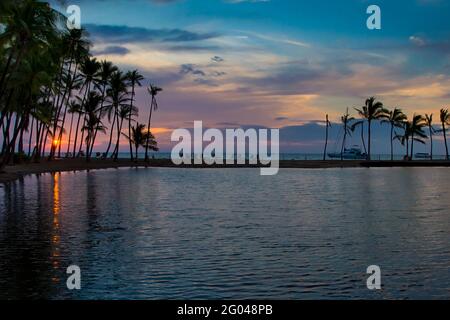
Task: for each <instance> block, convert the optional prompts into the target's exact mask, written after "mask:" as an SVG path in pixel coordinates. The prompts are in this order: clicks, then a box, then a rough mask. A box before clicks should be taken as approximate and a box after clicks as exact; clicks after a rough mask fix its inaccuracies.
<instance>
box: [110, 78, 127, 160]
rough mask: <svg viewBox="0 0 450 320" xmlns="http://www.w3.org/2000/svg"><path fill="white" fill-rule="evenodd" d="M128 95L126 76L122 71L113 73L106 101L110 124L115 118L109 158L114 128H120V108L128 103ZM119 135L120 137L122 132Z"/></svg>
mask: <svg viewBox="0 0 450 320" xmlns="http://www.w3.org/2000/svg"><path fill="white" fill-rule="evenodd" d="M127 95H128V91H127V86H126V76H124V74H123V72H121V71H116V72H113V74H112V75H111V77H110V79H109V89H108V90H107V94H106V101H107V102H108V103H109V105H106V106H105V108H106V110H107V115H108V120H109V122H110V123H111V117H112V118H113V120H112V123H111V129H110V132H109V143H108V147H107V148H106V152H105V154H106V157H108V155H109V150H110V149H111V145H112V139H113V131H114V128H115V127H119V126H118V124H119V117H118V116H119V108H120V106H121V105H125V104H126V103H127V101H128V99H127ZM118 134H119V135H120V132H119V133H118Z"/></svg>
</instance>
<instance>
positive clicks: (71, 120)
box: [66, 113, 74, 157]
mask: <svg viewBox="0 0 450 320" xmlns="http://www.w3.org/2000/svg"><path fill="white" fill-rule="evenodd" d="M73 115H74V114H73V113H72V117H71V118H70V129H69V141H67V151H66V157H68V156H69V152H70V143H71V139H72V126H73Z"/></svg>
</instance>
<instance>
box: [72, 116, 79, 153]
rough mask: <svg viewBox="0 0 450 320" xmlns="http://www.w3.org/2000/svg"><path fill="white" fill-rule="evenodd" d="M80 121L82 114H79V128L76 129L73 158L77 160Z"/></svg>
mask: <svg viewBox="0 0 450 320" xmlns="http://www.w3.org/2000/svg"><path fill="white" fill-rule="evenodd" d="M80 120H81V112H80V113H79V114H78V121H77V128H76V129H75V141H74V142H73V155H72V158H75V157H76V156H77V154H76V152H77V150H76V149H77V141H78V130H79V127H80Z"/></svg>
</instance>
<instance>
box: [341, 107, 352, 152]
mask: <svg viewBox="0 0 450 320" xmlns="http://www.w3.org/2000/svg"><path fill="white" fill-rule="evenodd" d="M354 120H355V118H353V117H352V116H351V115H350V114H349V113H348V109H347V112H346V113H345V114H344V115H343V116H342V117H341V122H342V125H343V127H344V139H343V140H342V147H341V160H344V150H345V143H346V142H347V136H349V135H350V136H351V134H352V130H351V127H350V123H351V122H352V121H354Z"/></svg>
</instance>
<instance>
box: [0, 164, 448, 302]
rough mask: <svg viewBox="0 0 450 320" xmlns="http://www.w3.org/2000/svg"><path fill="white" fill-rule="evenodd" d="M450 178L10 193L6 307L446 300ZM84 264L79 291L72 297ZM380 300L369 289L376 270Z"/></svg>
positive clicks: (138, 176) (289, 176)
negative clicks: (70, 282)
mask: <svg viewBox="0 0 450 320" xmlns="http://www.w3.org/2000/svg"><path fill="white" fill-rule="evenodd" d="M449 179H450V172H449V171H448V169H444V168H442V169H441V168H433V169H426V170H424V169H413V168H408V169H402V168H397V169H330V170H297V169H292V170H282V171H281V172H280V174H279V175H278V176H275V177H261V176H260V175H259V173H258V171H257V170H256V171H255V170H252V169H239V170H237V169H224V170H220V169H219V170H190V169H183V170H180V169H120V170H105V171H95V172H79V173H58V174H53V175H50V174H45V175H41V176H32V177H26V178H24V179H22V180H19V181H16V182H14V183H11V184H8V185H5V186H3V187H2V188H0V198H1V199H2V201H1V202H0V298H3V299H5V298H10V299H14V298H43V299H57V298H81V299H93V298H103V299H110V298H113V299H116V298H133V299H139V298H140V299H157V298H196V299H203V298H224V299H241V298H276V299H278V298H286V299H289V298H291V299H312V298H349V299H354V298H368V299H386V298H447V299H448V298H450V273H449V272H448V271H449V266H450V240H449V231H450V211H449V209H448V208H449V205H450V200H449V197H448V195H447V186H448V181H449ZM72 264H75V265H78V266H80V267H81V272H82V282H81V286H82V290H81V291H76V292H70V291H68V290H67V288H66V279H67V275H66V273H65V271H66V268H67V267H68V266H69V265H72ZM372 264H377V265H379V266H380V267H381V269H382V275H383V277H382V284H383V286H384V289H383V290H382V291H379V292H372V291H369V290H367V289H366V286H365V279H366V275H365V270H366V268H367V266H369V265H372Z"/></svg>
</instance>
